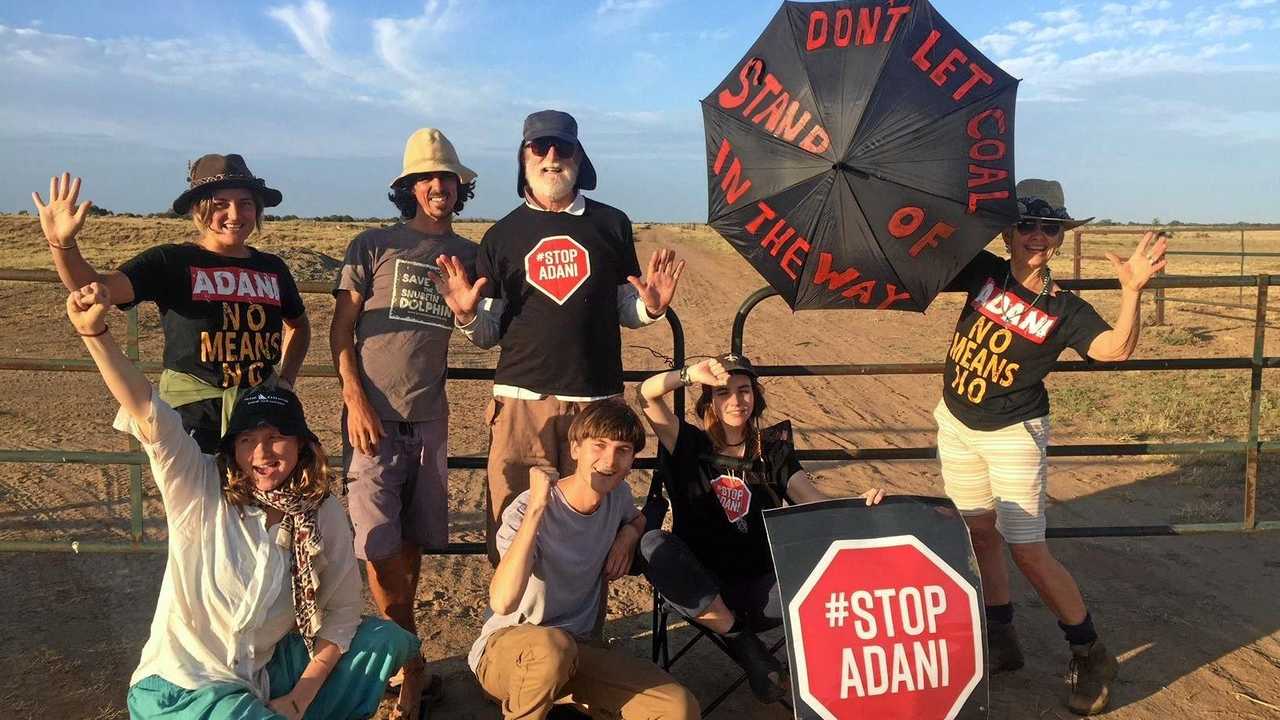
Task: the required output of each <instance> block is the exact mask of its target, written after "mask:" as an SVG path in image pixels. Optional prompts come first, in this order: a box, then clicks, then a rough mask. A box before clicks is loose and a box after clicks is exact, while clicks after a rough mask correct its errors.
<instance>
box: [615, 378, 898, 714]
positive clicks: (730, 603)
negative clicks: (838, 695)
mask: <svg viewBox="0 0 1280 720" xmlns="http://www.w3.org/2000/svg"><path fill="white" fill-rule="evenodd" d="M695 384H696V385H697V386H698V387H699V388H700V392H699V395H698V400H697V402H696V403H695V405H694V414H695V416H697V417H698V418H699V419H700V421H701V424H702V427H700V428H699V427H697V426H695V425H693V424H692V423H689V422H686V421H685V420H684V419H683V418H681V417H678V416H677V415H676V414H675V411H673V410H672V409H671V406H670V405H669V404H668V403H667V395H668V394H670V393H671V392H673V391H675V390H677V389H679V388H681V387H686V386H692V385H695ZM638 395H639V399H640V406H641V408H643V410H644V415H645V418H646V419H647V420H648V422H649V425H650V426H651V427H652V428H653V432H654V434H656V435H657V436H658V442H659V443H660V444H661V448H660V450H659V452H658V463H659V470H658V472H659V473H661V475H662V477H663V480H664V484H665V488H666V491H667V496H668V497H669V498H670V499H671V511H672V523H673V524H672V531H671V532H666V531H664V530H660V529H650V530H649V531H648V532H646V533H645V535H644V536H643V537H642V538H641V539H640V552H641V555H642V556H643V557H644V559H645V565H646V568H645V575H646V576H647V577H648V579H649V581H650V582H651V583H653V586H654V587H655V588H657V590H658V591H659V592H661V593H662V594H663V596H664V597H665V598H666V599H667V601H668V602H669V603H670V604H671V605H673V606H674V607H675V608H676V609H677V610H678V611H679V612H680V613H681V614H682V615H684V616H685V617H687V618H689V619H691V620H693V621H694V622H697V623H699V624H700V625H702V626H704V627H706V628H707V629H709V630H711V631H712V632H715V633H716V634H718V635H719V636H721V637H722V638H724V640H725V644H726V645H727V646H728V647H729V650H730V652H731V653H732V655H733V657H734V659H735V660H736V661H737V662H738V664H740V665H741V666H742V668H743V669H744V670H746V672H747V679H748V681H749V683H750V685H751V691H752V693H753V694H755V696H756V697H757V698H758V699H759V700H761V701H762V702H775V701H777V700H779V699H781V698H783V697H785V696H786V683H785V681H784V680H785V678H784V677H783V676H784V674H785V673H784V671H783V668H782V666H781V664H780V663H779V662H778V661H777V660H776V659H775V658H774V657H773V655H772V654H771V653H770V652H769V651H768V648H767V647H766V646H765V644H764V643H763V642H762V641H761V640H760V638H759V637H758V636H757V635H756V632H757V631H759V630H764V629H767V628H769V627H774V626H776V625H777V624H779V623H780V622H781V620H782V600H781V596H780V595H779V594H778V579H777V575H776V574H775V572H774V569H773V557H772V555H771V553H770V551H769V541H768V538H767V537H766V535H765V530H764V516H763V512H764V511H765V510H767V509H770V508H775V507H781V506H782V505H783V503H784V502H790V503H793V504H795V503H805V502H812V501H815V500H824V499H826V496H825V495H823V494H822V493H821V492H819V491H818V490H817V489H816V488H815V487H814V486H813V482H812V480H811V478H810V476H809V474H808V473H806V472H805V471H804V469H803V468H801V467H800V463H799V462H798V461H797V460H796V457H795V446H794V445H793V443H792V435H791V422H790V421H786V420H784V421H782V422H780V423H777V424H775V425H772V426H769V427H764V425H763V422H762V420H761V418H762V416H763V414H764V411H765V407H766V403H765V396H764V391H763V390H762V388H761V387H760V382H759V380H758V378H757V376H756V371H755V368H754V367H752V365H751V362H750V361H749V360H747V358H745V357H743V356H742V355H737V354H728V355H721V356H719V357H715V358H710V359H707V360H703V361H702V362H699V363H696V364H694V365H690V366H689V367H686V368H683V369H681V370H672V371H669V372H664V373H659V374H658V375H654V376H652V377H650V378H648V379H647V380H645V381H644V383H642V384H641V385H640V387H639V388H638ZM862 497H863V498H865V499H866V502H867V504H868V505H874V504H876V503H879V502H880V500H881V499H882V498H883V497H884V491H883V490H881V489H879V488H873V489H871V490H868V491H867V492H866V493H864V494H863V495H862ZM647 509H648V508H647V507H646V510H647Z"/></svg>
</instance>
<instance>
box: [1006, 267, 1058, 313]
mask: <svg viewBox="0 0 1280 720" xmlns="http://www.w3.org/2000/svg"><path fill="white" fill-rule="evenodd" d="M1012 279H1013V266H1012V265H1010V266H1009V272H1007V273H1005V276H1004V287H1003V288H1001V292H1002V293H1006V292H1008V291H1009V281H1011V280H1012ZM1052 287H1053V273H1052V272H1051V271H1050V270H1049V266H1048V265H1045V266H1043V267H1041V268H1040V292H1039V293H1038V294H1037V295H1036V298H1035V299H1034V300H1032V301H1031V307H1035V306H1036V303H1038V302H1040V300H1041V299H1043V298H1047V297H1049V289H1050V288H1052Z"/></svg>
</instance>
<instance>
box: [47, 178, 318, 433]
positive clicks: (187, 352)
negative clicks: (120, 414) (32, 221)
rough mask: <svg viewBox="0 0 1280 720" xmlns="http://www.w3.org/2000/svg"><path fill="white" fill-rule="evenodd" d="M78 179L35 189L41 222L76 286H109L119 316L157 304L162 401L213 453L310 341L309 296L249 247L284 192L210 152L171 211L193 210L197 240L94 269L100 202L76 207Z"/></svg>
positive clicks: (292, 374)
mask: <svg viewBox="0 0 1280 720" xmlns="http://www.w3.org/2000/svg"><path fill="white" fill-rule="evenodd" d="M79 194H80V178H72V177H71V175H70V174H69V173H63V174H62V176H61V177H54V178H51V179H50V181H49V202H48V204H45V203H44V201H43V199H42V198H41V197H40V195H39V193H32V194H31V197H32V199H33V200H34V201H35V204H36V210H37V211H39V215H40V227H41V228H42V229H43V230H44V235H45V239H46V240H48V241H49V249H50V252H51V253H52V254H53V264H54V267H55V268H57V271H58V276H59V277H60V278H61V279H62V283H63V284H64V285H65V286H66V287H67V289H68V290H75V289H78V288H81V287H84V286H85V285H88V284H90V283H94V282H97V283H102V284H103V285H105V286H107V287H108V288H109V289H110V291H111V297H112V298H114V299H115V302H116V303H118V304H119V306H120V307H121V309H128V308H130V307H133V306H134V305H137V304H138V303H140V302H143V301H151V302H154V303H155V304H156V306H157V307H158V309H159V311H160V326H161V328H162V329H163V331H164V372H163V373H162V374H161V376H160V396H161V397H162V398H164V400H165V402H167V403H169V405H170V406H172V407H173V408H174V409H176V410H177V412H178V415H179V416H181V418H182V423H183V426H184V427H186V428H187V430H188V431H189V432H190V433H191V434H192V436H193V437H195V439H196V441H197V442H198V443H199V444H200V449H201V450H203V451H204V452H206V453H213V452H215V451H216V450H217V445H218V440H219V439H220V438H221V437H222V434H223V429H224V428H225V426H226V421H227V418H228V416H229V415H230V413H231V408H232V407H233V406H234V405H235V401H236V398H237V397H238V396H239V394H240V393H241V392H242V391H243V390H245V389H247V388H251V387H255V386H258V385H261V384H264V383H266V384H268V385H274V384H275V383H276V382H277V381H278V380H284V381H286V382H287V383H288V384H289V385H292V384H293V382H294V380H295V379H296V378H297V375H298V371H299V370H300V369H301V367H302V359H303V357H304V356H305V355H306V353H307V346H308V345H309V344H310V342H311V329H310V325H309V324H308V321H307V316H306V309H305V308H304V307H303V304H302V296H301V295H300V294H299V293H298V287H297V285H296V284H295V283H294V280H293V275H292V274H291V273H290V272H289V268H288V266H287V265H285V263H284V260H282V259H280V258H279V257H277V256H275V255H272V254H269V253H264V252H261V251H259V250H256V249H255V248H253V247H250V246H249V245H247V244H246V243H247V241H248V239H249V236H250V235H252V234H253V233H254V232H255V231H258V230H260V229H261V228H262V215H263V211H264V209H265V208H269V207H275V206H276V205H279V204H280V201H281V194H280V191H279V190H276V189H274V188H271V187H268V186H267V184H266V182H265V181H264V180H263V179H262V178H259V177H255V176H254V174H253V173H252V172H250V171H249V167H248V165H246V164H245V161H244V158H242V157H240V156H239V155H205V156H203V157H201V158H200V159H198V160H196V161H195V162H193V163H191V166H190V177H189V178H188V187H187V189H186V190H184V191H183V192H182V194H180V195H178V197H177V199H176V200H174V201H173V211H174V212H175V213H177V214H179V215H189V216H190V217H191V220H192V222H193V223H194V224H195V226H196V230H197V231H198V232H199V236H198V237H196V239H195V240H194V241H192V242H187V243H180V244H165V245H158V246H156V247H153V248H150V249H148V250H145V251H143V252H142V253H140V254H138V255H137V256H135V257H133V258H131V259H129V260H127V261H125V263H124V264H123V265H121V266H120V268H119V269H118V270H113V271H108V272H102V273H100V272H98V271H97V270H95V269H94V268H93V266H92V265H90V264H89V262H88V261H86V260H85V259H84V257H83V256H82V255H81V254H80V248H79V246H78V245H77V243H76V235H77V234H78V233H79V232H80V229H81V227H83V226H84V221H85V217H86V216H87V214H88V211H89V207H90V206H91V205H92V203H90V202H88V201H85V202H83V203H81V204H79V205H78V206H77V204H76V202H77V199H78V196H79Z"/></svg>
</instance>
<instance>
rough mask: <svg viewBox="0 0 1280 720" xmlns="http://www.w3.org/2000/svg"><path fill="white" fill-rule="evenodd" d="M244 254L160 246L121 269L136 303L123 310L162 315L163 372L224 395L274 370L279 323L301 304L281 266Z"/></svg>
mask: <svg viewBox="0 0 1280 720" xmlns="http://www.w3.org/2000/svg"><path fill="white" fill-rule="evenodd" d="M249 253H250V254H249V257H247V258H237V257H228V256H225V255H218V254H216V253H213V252H209V251H208V250H205V249H204V248H202V247H199V246H198V245H194V244H191V243H185V244H182V245H174V244H167V245H157V246H155V247H153V248H150V249H148V250H145V251H143V252H141V253H139V254H138V255H136V256H134V257H133V258H131V259H129V260H127V261H125V263H124V264H123V265H121V266H120V272H122V273H124V274H125V276H126V277H128V278H129V282H130V283H132V284H133V301H132V302H130V303H127V304H123V305H121V306H120V307H121V309H126V310H127V309H128V308H130V307H132V306H134V305H136V304H138V303H140V302H145V301H152V302H154V303H155V304H156V307H157V308H158V309H159V311H160V325H161V328H162V329H163V331H164V367H165V368H166V369H169V370H176V371H178V372H183V373H187V374H189V375H193V376H195V377H197V378H199V379H200V380H203V381H204V382H206V383H208V384H210V385H213V386H214V387H221V388H226V387H233V386H240V387H252V386H254V385H257V384H259V383H261V382H262V381H263V380H265V379H267V378H268V377H269V376H270V375H271V373H272V372H273V371H274V370H275V365H276V363H278V362H279V361H280V350H281V345H282V342H283V330H284V324H283V319H284V318H288V319H290V320H292V319H294V318H297V317H300V316H301V315H302V314H303V312H304V308H303V305H302V296H301V295H300V294H299V293H298V286H297V284H296V283H294V280H293V275H292V274H290V273H289V268H288V266H287V265H285V263H284V260H282V259H280V258H279V257H277V256H275V255H271V254H269V253H264V252H259V251H258V250H255V249H253V248H249Z"/></svg>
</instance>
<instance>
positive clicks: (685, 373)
mask: <svg viewBox="0 0 1280 720" xmlns="http://www.w3.org/2000/svg"><path fill="white" fill-rule="evenodd" d="M680 384H681V385H684V386H686V387H688V386H689V385H692V384H693V381H692V380H690V379H689V366H688V365H685V366H684V367H682V368H680Z"/></svg>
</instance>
